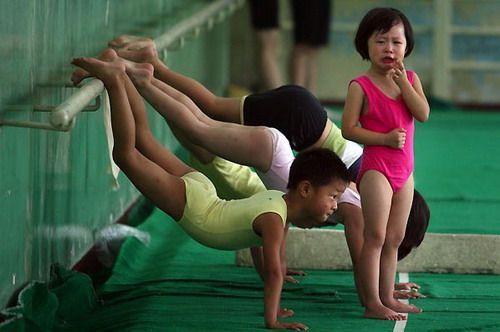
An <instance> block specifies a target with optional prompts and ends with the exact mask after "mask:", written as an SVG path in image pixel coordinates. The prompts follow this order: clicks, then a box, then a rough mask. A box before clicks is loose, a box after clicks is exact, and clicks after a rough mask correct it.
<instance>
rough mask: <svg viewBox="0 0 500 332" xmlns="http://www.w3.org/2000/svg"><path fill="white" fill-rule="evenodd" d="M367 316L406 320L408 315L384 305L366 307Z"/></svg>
mask: <svg viewBox="0 0 500 332" xmlns="http://www.w3.org/2000/svg"><path fill="white" fill-rule="evenodd" d="M364 316H365V317H366V318H372V319H384V320H406V316H405V315H402V314H399V313H397V312H396V311H394V310H391V309H389V308H387V307H385V306H383V305H380V306H376V307H372V308H368V307H366V308H365V315H364Z"/></svg>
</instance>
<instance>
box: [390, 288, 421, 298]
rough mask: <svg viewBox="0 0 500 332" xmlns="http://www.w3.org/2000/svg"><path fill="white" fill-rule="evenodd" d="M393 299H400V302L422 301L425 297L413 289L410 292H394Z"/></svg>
mask: <svg viewBox="0 0 500 332" xmlns="http://www.w3.org/2000/svg"><path fill="white" fill-rule="evenodd" d="M393 294H394V298H395V299H400V300H405V299H423V298H425V295H423V294H422V293H420V292H419V291H418V290H416V289H415V288H413V289H412V290H411V291H407V290H395V291H394V293H393Z"/></svg>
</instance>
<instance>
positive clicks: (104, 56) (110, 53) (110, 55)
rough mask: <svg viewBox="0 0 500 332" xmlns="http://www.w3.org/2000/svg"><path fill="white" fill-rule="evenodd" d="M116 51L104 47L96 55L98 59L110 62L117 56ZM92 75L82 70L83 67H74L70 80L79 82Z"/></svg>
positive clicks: (75, 83) (74, 82)
mask: <svg viewBox="0 0 500 332" xmlns="http://www.w3.org/2000/svg"><path fill="white" fill-rule="evenodd" d="M117 57H118V56H117V54H116V52H115V51H114V50H113V49H111V48H106V49H105V50H104V51H102V52H101V54H99V56H98V57H97V58H98V59H100V60H103V61H106V62H111V61H114V60H115V59H116V58H117ZM91 76H92V75H91V74H90V73H89V72H88V71H86V70H84V69H83V68H76V69H75V70H74V71H73V73H72V74H71V82H73V84H74V85H77V84H79V83H80V82H81V81H82V80H84V79H85V78H88V77H91Z"/></svg>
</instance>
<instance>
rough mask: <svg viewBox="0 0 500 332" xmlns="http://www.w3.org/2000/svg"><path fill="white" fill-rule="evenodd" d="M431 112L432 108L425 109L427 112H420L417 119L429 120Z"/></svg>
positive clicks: (421, 120) (420, 120)
mask: <svg viewBox="0 0 500 332" xmlns="http://www.w3.org/2000/svg"><path fill="white" fill-rule="evenodd" d="M429 114H430V110H429V109H428V108H427V109H426V110H425V112H422V113H421V114H419V116H418V117H417V121H418V122H426V121H427V120H429Z"/></svg>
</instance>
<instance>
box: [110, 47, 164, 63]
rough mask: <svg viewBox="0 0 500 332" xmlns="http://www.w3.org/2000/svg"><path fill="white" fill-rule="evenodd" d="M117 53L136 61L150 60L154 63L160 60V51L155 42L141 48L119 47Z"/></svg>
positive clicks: (149, 61)
mask: <svg viewBox="0 0 500 332" xmlns="http://www.w3.org/2000/svg"><path fill="white" fill-rule="evenodd" d="M116 53H118V55H119V56H120V57H122V58H124V59H127V60H130V61H134V62H148V63H151V64H154V63H155V62H156V61H158V52H157V51H156V46H155V45H154V44H151V45H147V46H144V47H141V48H139V49H128V48H119V49H116Z"/></svg>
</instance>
